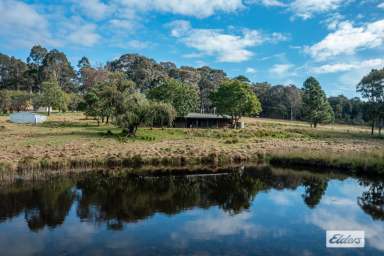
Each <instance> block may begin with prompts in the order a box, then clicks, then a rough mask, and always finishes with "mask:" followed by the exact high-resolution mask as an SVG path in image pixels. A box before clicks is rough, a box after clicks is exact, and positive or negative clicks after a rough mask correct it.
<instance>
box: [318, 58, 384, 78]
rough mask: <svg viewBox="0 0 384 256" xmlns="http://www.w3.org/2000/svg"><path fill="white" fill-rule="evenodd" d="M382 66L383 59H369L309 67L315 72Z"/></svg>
mask: <svg viewBox="0 0 384 256" xmlns="http://www.w3.org/2000/svg"><path fill="white" fill-rule="evenodd" d="M381 67H384V59H369V60H364V61H358V62H349V63H334V64H326V65H322V66H318V67H313V68H311V71H312V72H313V73H316V74H326V73H337V72H345V71H350V70H355V69H362V68H364V69H373V68H381Z"/></svg>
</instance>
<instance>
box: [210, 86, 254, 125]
mask: <svg viewBox="0 0 384 256" xmlns="http://www.w3.org/2000/svg"><path fill="white" fill-rule="evenodd" d="M210 99H211V100H212V103H213V106H214V107H215V108H216V110H217V112H218V113H219V114H222V115H224V114H226V115H230V116H231V117H232V120H233V122H234V124H235V127H236V124H237V122H238V121H239V120H240V118H241V117H242V116H244V115H258V114H259V113H260V112H261V104H260V102H259V100H258V98H257V97H256V95H255V94H254V93H253V92H252V90H251V88H250V87H249V86H248V85H247V84H246V83H243V82H241V81H239V80H230V81H227V82H224V83H223V84H221V85H220V86H219V88H218V89H217V90H216V91H215V92H213V93H212V94H211V96H210Z"/></svg>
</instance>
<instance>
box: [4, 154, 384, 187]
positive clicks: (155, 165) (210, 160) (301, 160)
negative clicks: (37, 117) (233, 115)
mask: <svg viewBox="0 0 384 256" xmlns="http://www.w3.org/2000/svg"><path fill="white" fill-rule="evenodd" d="M244 165H250V166H263V165H267V166H268V165H270V166H276V167H283V168H293V169H311V170H312V169H313V170H316V171H317V172H326V171H335V172H340V173H343V174H347V175H357V176H373V177H375V176H380V177H381V176H383V175H384V158H383V157H382V156H380V155H374V154H359V155H358V154H355V155H348V156H347V155H329V154H320V153H318V154H316V155H314V154H311V153H308V152H307V153H306V152H290V153H285V154H283V153H275V154H254V155H246V154H240V153H236V152H235V153H233V154H228V153H227V152H225V153H220V152H212V153H210V154H207V155H203V156H198V157H196V156H192V157H187V156H184V155H181V156H175V155H173V156H163V157H161V158H159V157H143V156H141V155H133V156H131V157H124V158H119V157H116V156H111V157H108V158H105V159H66V158H63V159H56V160H50V159H45V158H43V159H33V158H28V157H25V158H22V160H20V161H19V162H18V163H16V164H7V163H3V164H1V163H0V183H8V182H13V181H15V180H17V179H27V180H28V179H41V178H44V177H47V176H55V175H66V174H71V173H81V172H88V171H92V170H106V169H108V170H121V169H130V168H131V170H130V172H132V173H134V174H144V175H146V174H165V175H173V174H191V173H192V174H193V173H216V172H218V170H220V169H222V168H223V167H232V166H244ZM135 172H136V173H135Z"/></svg>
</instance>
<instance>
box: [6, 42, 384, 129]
mask: <svg viewBox="0 0 384 256" xmlns="http://www.w3.org/2000/svg"><path fill="white" fill-rule="evenodd" d="M383 73H384V71H383V70H373V71H372V72H371V73H370V74H368V75H367V76H366V77H364V78H363V79H362V80H361V82H360V83H359V85H358V86H357V90H358V92H360V93H361V94H362V97H363V98H364V99H365V101H362V100H360V99H359V98H352V99H348V98H347V97H345V96H343V95H340V96H337V97H330V98H327V97H326V95H325V93H324V91H323V90H322V89H321V86H320V84H319V82H318V81H317V80H316V79H315V78H313V77H310V78H308V79H307V80H306V81H305V82H304V84H303V87H302V88H298V87H297V86H295V85H288V86H283V85H275V86H272V85H271V84H269V83H266V82H264V83H251V82H250V81H249V79H248V78H247V77H245V76H238V77H235V78H232V79H231V78H229V77H228V76H227V75H226V74H225V72H223V71H222V70H217V69H212V68H210V67H206V66H205V67H201V68H193V67H188V66H182V67H179V68H178V67H176V65H175V64H173V63H172V62H160V63H157V62H156V61H154V60H152V59H149V58H146V57H144V56H140V55H137V54H125V55H122V56H121V57H120V58H119V59H116V60H113V61H111V62H108V63H107V64H106V65H103V66H99V67H94V66H92V65H91V64H90V61H89V59H88V58H87V57H83V58H81V59H80V60H79V62H78V63H77V68H76V69H75V68H74V67H73V66H72V65H71V63H70V62H69V60H68V59H67V56H66V55H65V54H64V53H63V52H60V51H58V50H56V49H53V50H50V51H49V50H47V49H46V48H44V47H42V46H40V45H36V46H34V47H32V49H31V51H30V54H29V56H28V58H27V59H26V62H24V61H22V60H19V59H16V58H14V57H9V56H7V55H4V54H0V112H3V113H8V112H13V111H23V110H27V109H30V108H31V106H33V107H34V108H35V109H36V108H38V107H47V108H48V109H51V108H54V109H58V110H61V111H68V110H69V111H85V113H86V114H87V115H88V116H90V117H94V118H96V120H97V121H98V122H99V123H103V122H106V123H108V122H110V121H111V120H113V122H116V123H119V124H120V125H121V126H124V127H125V128H126V129H125V130H126V131H127V132H130V133H132V132H134V131H135V130H136V129H137V127H138V125H139V124H147V125H157V126H166V125H170V124H171V123H172V121H173V119H174V118H175V116H183V115H185V114H187V113H188V112H206V113H211V112H217V113H219V114H228V115H230V116H231V117H232V119H233V120H234V121H238V120H239V118H240V117H241V116H244V115H249V116H261V117H268V118H280V119H289V120H306V121H309V122H310V123H311V125H313V126H314V127H316V126H317V125H318V124H319V123H329V122H333V121H335V122H338V123H350V124H368V123H369V124H371V126H372V131H373V130H374V128H375V127H378V128H379V132H381V126H382V123H383V117H384V114H383V109H384V107H382V105H383V98H384V96H383V95H384V93H383ZM135 109H136V111H133V112H132V110H135ZM139 110H140V111H139ZM127 120H129V123H130V124H129V125H128V124H127Z"/></svg>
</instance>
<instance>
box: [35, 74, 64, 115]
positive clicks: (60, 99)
mask: <svg viewBox="0 0 384 256" xmlns="http://www.w3.org/2000/svg"><path fill="white" fill-rule="evenodd" d="M41 105H42V106H43V107H47V108H48V115H50V114H51V108H57V109H60V110H65V109H66V102H65V95H64V92H63V90H62V89H61V88H60V86H59V84H58V83H57V82H56V81H55V80H52V81H45V82H43V84H42V94H41Z"/></svg>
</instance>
